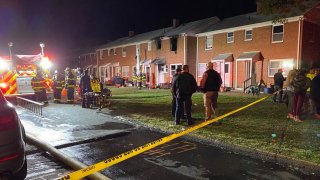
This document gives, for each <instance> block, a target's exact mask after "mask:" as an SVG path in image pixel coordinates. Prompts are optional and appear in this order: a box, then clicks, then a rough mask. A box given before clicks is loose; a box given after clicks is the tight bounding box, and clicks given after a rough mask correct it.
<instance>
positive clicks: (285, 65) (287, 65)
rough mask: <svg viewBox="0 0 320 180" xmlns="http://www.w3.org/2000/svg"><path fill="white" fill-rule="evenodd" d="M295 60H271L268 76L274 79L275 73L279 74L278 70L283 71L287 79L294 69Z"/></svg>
mask: <svg viewBox="0 0 320 180" xmlns="http://www.w3.org/2000/svg"><path fill="white" fill-rule="evenodd" d="M293 65H294V64H293V59H278V60H270V62H269V69H268V76H269V77H273V76H274V74H275V73H277V72H278V69H280V68H281V69H282V70H283V76H284V77H287V75H288V72H289V71H290V70H291V69H293Z"/></svg>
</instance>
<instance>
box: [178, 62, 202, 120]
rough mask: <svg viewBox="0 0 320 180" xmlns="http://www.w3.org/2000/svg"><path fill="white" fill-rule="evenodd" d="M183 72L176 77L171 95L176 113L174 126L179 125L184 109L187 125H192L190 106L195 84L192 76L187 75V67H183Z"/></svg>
mask: <svg viewBox="0 0 320 180" xmlns="http://www.w3.org/2000/svg"><path fill="white" fill-rule="evenodd" d="M182 69H183V72H182V73H181V74H180V75H179V76H177V78H176V80H175V81H174V82H173V87H172V88H173V93H174V96H175V97H176V104H177V107H176V113H175V124H176V125H178V124H180V118H181V116H182V113H183V108H185V111H186V114H187V122H188V125H192V124H193V123H194V122H193V121H192V119H191V105H192V100H191V97H192V94H193V93H195V92H196V91H197V88H198V87H197V82H196V80H195V79H194V77H193V75H192V74H190V73H189V66H188V65H184V66H183V68H182Z"/></svg>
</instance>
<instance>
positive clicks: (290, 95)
mask: <svg viewBox="0 0 320 180" xmlns="http://www.w3.org/2000/svg"><path fill="white" fill-rule="evenodd" d="M296 75H297V70H296V69H292V70H290V71H289V73H288V76H287V80H286V86H287V88H286V95H287V102H286V103H287V109H288V115H287V118H289V119H294V115H293V114H294V113H293V99H294V90H293V86H292V81H293V78H294V77H296Z"/></svg>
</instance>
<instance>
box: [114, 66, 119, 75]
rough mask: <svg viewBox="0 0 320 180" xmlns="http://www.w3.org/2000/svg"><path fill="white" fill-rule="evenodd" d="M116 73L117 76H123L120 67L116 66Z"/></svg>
mask: <svg viewBox="0 0 320 180" xmlns="http://www.w3.org/2000/svg"><path fill="white" fill-rule="evenodd" d="M114 72H115V75H118V74H119V75H120V74H121V67H120V66H115V67H114Z"/></svg>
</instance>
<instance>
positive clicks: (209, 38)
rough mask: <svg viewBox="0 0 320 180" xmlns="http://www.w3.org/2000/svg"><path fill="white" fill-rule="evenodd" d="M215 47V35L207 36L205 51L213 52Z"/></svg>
mask: <svg viewBox="0 0 320 180" xmlns="http://www.w3.org/2000/svg"><path fill="white" fill-rule="evenodd" d="M212 47H213V35H210V36H206V42H205V50H211V49H212Z"/></svg>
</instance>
